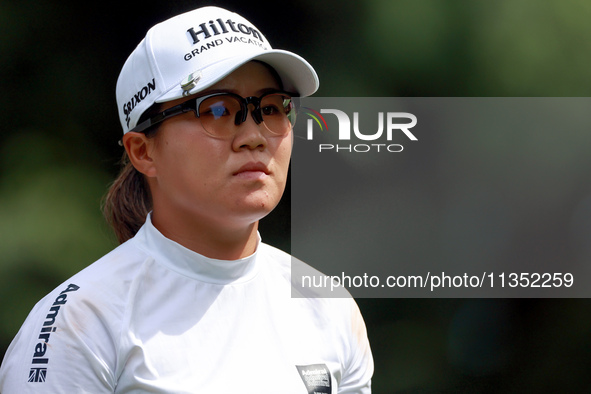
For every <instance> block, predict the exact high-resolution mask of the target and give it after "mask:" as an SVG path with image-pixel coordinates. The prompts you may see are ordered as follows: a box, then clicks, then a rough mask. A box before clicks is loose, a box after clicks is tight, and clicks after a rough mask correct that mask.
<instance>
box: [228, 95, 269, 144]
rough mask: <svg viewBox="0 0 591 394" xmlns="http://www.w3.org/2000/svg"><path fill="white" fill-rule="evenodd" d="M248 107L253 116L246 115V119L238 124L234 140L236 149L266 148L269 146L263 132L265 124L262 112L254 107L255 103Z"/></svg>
mask: <svg viewBox="0 0 591 394" xmlns="http://www.w3.org/2000/svg"><path fill="white" fill-rule="evenodd" d="M248 107H250V105H249V106H248ZM248 109H250V113H251V115H252V116H246V119H245V120H244V121H243V122H241V123H240V124H238V125H237V126H236V127H237V129H238V130H237V132H236V134H235V136H234V140H233V141H232V149H233V150H234V151H239V150H241V149H250V150H254V149H261V150H264V149H265V148H266V147H267V138H266V137H265V134H264V132H263V128H264V127H265V125H264V124H263V123H262V119H261V118H260V113H259V111H257V110H256V109H255V108H254V105H253V107H252V108H248Z"/></svg>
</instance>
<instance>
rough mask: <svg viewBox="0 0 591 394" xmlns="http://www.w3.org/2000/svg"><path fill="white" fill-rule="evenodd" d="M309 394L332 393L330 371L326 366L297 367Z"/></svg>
mask: <svg viewBox="0 0 591 394" xmlns="http://www.w3.org/2000/svg"><path fill="white" fill-rule="evenodd" d="M296 368H297V369H298V372H299V373H300V377H301V378H302V380H303V381H304V384H305V385H306V388H307V389H308V394H326V393H327V394H330V393H332V390H331V388H332V382H331V378H330V370H329V369H328V367H327V366H326V364H311V365H296Z"/></svg>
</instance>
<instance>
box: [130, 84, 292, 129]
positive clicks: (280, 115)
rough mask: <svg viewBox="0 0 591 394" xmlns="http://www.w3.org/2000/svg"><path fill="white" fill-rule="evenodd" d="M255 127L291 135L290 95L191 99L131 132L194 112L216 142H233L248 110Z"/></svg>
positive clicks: (224, 95)
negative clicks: (231, 139) (216, 139)
mask: <svg viewBox="0 0 591 394" xmlns="http://www.w3.org/2000/svg"><path fill="white" fill-rule="evenodd" d="M250 105H252V108H251V110H250V113H251V115H252V118H253V119H254V121H255V122H256V124H258V125H260V124H262V125H263V126H265V127H264V129H266V130H267V131H268V132H269V133H271V135H276V136H283V135H286V134H287V133H289V132H290V131H291V130H292V128H293V125H294V123H295V119H296V105H295V100H294V98H293V97H292V95H291V94H290V93H286V92H269V93H265V94H263V95H262V96H260V97H255V96H251V97H242V96H239V95H237V94H234V93H228V92H218V93H211V94H207V95H205V96H201V97H196V98H192V99H190V100H187V101H185V102H183V103H181V104H179V105H176V106H174V107H171V108H168V109H166V110H164V111H162V112H160V113H158V114H156V115H154V116H153V117H151V118H150V119H148V120H146V121H144V122H142V123H140V124H139V125H137V126H136V127H134V128H133V129H131V130H130V131H137V132H144V131H146V130H147V129H148V128H150V127H152V126H154V125H156V124H158V123H160V122H162V121H164V120H166V119H168V118H171V117H173V116H176V115H180V114H184V113H186V112H189V111H193V112H194V113H195V116H196V117H197V118H199V120H200V121H201V126H202V128H203V130H205V132H206V133H207V134H208V135H209V136H211V137H214V138H230V137H232V136H234V135H235V134H236V132H237V127H236V126H239V125H240V124H242V123H243V122H245V121H246V117H247V115H248V110H249V106H250Z"/></svg>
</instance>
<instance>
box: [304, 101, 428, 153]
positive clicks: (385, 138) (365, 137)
mask: <svg viewBox="0 0 591 394" xmlns="http://www.w3.org/2000/svg"><path fill="white" fill-rule="evenodd" d="M305 109H307V110H309V111H311V112H307V114H308V115H309V116H310V119H308V123H307V139H308V140H313V139H314V128H315V126H314V124H315V123H316V124H317V125H318V127H316V128H320V130H321V132H322V131H324V128H326V131H328V124H327V122H326V119H325V117H324V116H322V114H332V115H334V116H336V120H337V122H338V140H339V143H338V144H319V145H318V151H319V152H327V151H333V152H357V153H365V152H402V150H403V149H404V147H403V146H402V145H401V144H395V143H392V140H393V139H394V138H396V137H397V136H399V135H403V136H405V137H407V138H408V139H409V140H411V141H417V137H415V135H414V134H413V133H412V132H411V131H410V129H411V128H413V127H414V126H416V124H417V117H416V116H415V115H413V114H411V113H408V112H386V113H384V112H378V113H377V114H373V115H371V116H375V117H377V130H376V129H375V128H374V129H373V130H366V129H363V130H362V129H361V127H360V126H359V123H360V122H359V118H360V115H359V112H353V121H351V118H350V117H349V115H347V114H346V113H345V112H344V111H341V110H338V109H321V110H320V112H317V111H315V110H313V109H311V108H307V107H305ZM363 116H370V115H369V114H363ZM314 121H315V122H314ZM332 130H333V129H332V128H331V131H332ZM352 141H353V142H360V141H363V143H356V144H353V143H350V142H352ZM347 142H349V143H347Z"/></svg>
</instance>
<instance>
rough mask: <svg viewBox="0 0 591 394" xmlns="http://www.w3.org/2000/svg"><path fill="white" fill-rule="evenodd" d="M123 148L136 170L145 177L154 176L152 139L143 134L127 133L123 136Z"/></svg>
mask: <svg viewBox="0 0 591 394" xmlns="http://www.w3.org/2000/svg"><path fill="white" fill-rule="evenodd" d="M123 146H124V147H125V150H126V151H127V156H129V161H130V162H131V164H132V165H133V166H134V167H135V168H136V170H138V171H139V172H141V173H142V174H144V175H146V176H147V177H154V176H156V167H155V166H154V160H153V158H152V150H153V147H154V138H148V137H146V135H145V134H144V133H137V132H134V131H129V132H127V133H125V135H124V136H123Z"/></svg>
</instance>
